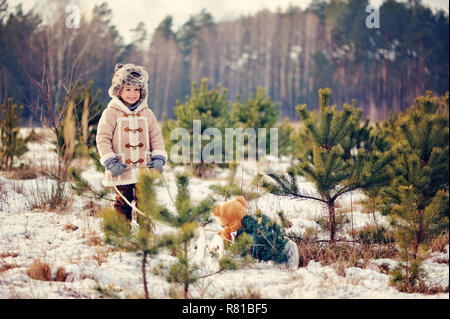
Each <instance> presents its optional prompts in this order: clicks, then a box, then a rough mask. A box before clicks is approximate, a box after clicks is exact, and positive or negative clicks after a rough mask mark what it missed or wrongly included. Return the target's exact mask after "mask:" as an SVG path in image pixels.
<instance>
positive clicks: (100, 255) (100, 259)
mask: <svg viewBox="0 0 450 319" xmlns="http://www.w3.org/2000/svg"><path fill="white" fill-rule="evenodd" d="M110 253H111V249H104V248H98V249H96V251H95V254H94V255H93V256H92V258H93V259H94V260H95V261H96V262H97V263H98V265H99V266H100V265H101V264H103V263H104V262H106V260H107V258H108V256H109V254H110Z"/></svg>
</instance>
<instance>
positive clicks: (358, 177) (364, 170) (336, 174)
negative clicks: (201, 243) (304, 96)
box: [263, 88, 393, 243]
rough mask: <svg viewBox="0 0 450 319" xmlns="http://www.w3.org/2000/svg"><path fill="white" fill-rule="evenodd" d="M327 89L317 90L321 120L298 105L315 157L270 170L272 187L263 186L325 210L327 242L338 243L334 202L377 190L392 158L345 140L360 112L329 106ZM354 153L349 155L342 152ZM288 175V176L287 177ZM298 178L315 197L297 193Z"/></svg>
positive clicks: (386, 177) (385, 179) (357, 127)
mask: <svg viewBox="0 0 450 319" xmlns="http://www.w3.org/2000/svg"><path fill="white" fill-rule="evenodd" d="M330 94H331V90H330V89H328V88H326V89H321V90H319V106H320V116H319V118H318V119H315V117H313V116H312V113H311V111H309V110H308V109H307V107H306V105H298V106H296V110H297V112H298V114H299V116H300V118H301V119H302V120H303V121H304V123H305V127H306V129H307V132H308V135H309V136H310V137H311V139H312V141H313V156H312V157H311V158H309V157H307V158H300V159H299V163H298V164H294V165H292V166H291V167H290V168H289V169H288V170H287V172H286V173H287V174H277V173H276V172H269V173H268V174H267V175H268V176H270V177H271V178H272V179H273V180H274V181H275V183H271V182H268V181H265V182H264V184H263V186H264V187H265V188H266V189H267V190H268V191H269V192H271V193H273V194H275V195H280V196H289V197H293V198H300V199H312V200H316V201H319V202H322V203H324V204H325V205H326V206H327V207H328V217H329V225H330V242H332V243H334V242H336V214H335V203H336V201H337V200H338V199H339V197H340V196H342V195H344V194H346V193H348V192H351V191H354V190H357V189H369V188H374V187H381V186H384V185H386V184H388V183H389V181H390V172H389V171H388V170H387V169H386V168H387V164H388V163H389V162H390V161H391V160H392V158H393V155H392V154H391V153H390V152H386V153H384V154H381V153H379V152H377V151H368V150H367V149H366V148H365V147H362V145H361V144H360V143H358V140H357V139H349V137H351V136H352V134H355V132H358V131H359V130H361V126H360V125H361V124H360V122H359V120H360V117H361V110H359V109H357V108H355V106H354V102H353V103H352V104H353V105H351V106H350V105H348V104H344V105H343V109H342V111H338V110H337V109H336V106H330ZM346 149H348V150H352V152H351V153H348V152H345V150H346ZM286 175H287V176H286ZM297 175H302V176H305V177H306V179H307V180H309V181H311V182H312V183H313V184H314V185H315V189H316V191H317V194H308V193H307V192H304V191H302V190H300V189H299V187H298V185H297Z"/></svg>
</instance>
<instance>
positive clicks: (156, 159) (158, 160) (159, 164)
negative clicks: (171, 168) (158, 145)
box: [147, 155, 166, 173]
mask: <svg viewBox="0 0 450 319" xmlns="http://www.w3.org/2000/svg"><path fill="white" fill-rule="evenodd" d="M165 164H166V159H165V158H164V157H163V156H160V155H155V156H153V157H152V161H151V162H150V163H148V164H147V166H148V167H151V168H156V169H157V170H158V171H159V172H160V173H162V171H163V166H164V165H165Z"/></svg>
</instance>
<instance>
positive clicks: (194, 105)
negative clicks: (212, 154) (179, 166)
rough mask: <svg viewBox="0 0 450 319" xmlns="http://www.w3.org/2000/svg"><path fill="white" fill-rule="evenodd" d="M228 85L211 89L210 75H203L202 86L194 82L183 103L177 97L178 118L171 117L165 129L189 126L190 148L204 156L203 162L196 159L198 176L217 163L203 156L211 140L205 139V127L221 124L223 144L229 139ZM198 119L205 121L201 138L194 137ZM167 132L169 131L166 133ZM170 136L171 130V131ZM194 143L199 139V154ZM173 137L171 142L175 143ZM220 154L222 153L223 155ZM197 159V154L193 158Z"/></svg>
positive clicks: (193, 165)
mask: <svg viewBox="0 0 450 319" xmlns="http://www.w3.org/2000/svg"><path fill="white" fill-rule="evenodd" d="M227 92H228V90H227V89H222V87H221V85H220V84H217V87H216V88H215V89H212V90H208V79H207V78H202V80H201V85H200V88H198V87H197V83H196V82H192V91H191V96H186V103H184V104H181V103H180V102H179V101H177V106H176V107H175V115H176V117H177V121H169V122H166V123H165V126H163V129H164V132H166V133H169V132H171V131H172V130H173V129H174V128H185V129H187V130H188V131H189V134H190V145H189V147H190V149H191V150H193V152H192V154H193V155H194V156H195V157H196V158H199V159H200V163H193V164H192V167H193V168H194V171H195V174H196V176H198V177H202V176H204V175H205V173H206V170H207V168H209V167H211V166H212V165H213V164H208V163H206V162H205V159H204V158H203V154H202V150H203V146H204V145H206V144H207V143H210V142H208V141H205V140H203V139H202V136H203V134H204V131H205V130H206V129H207V128H217V129H219V130H220V132H221V134H222V145H224V141H225V128H226V127H232V126H231V125H230V116H229V114H228V111H229V104H230V102H229V100H228V99H227ZM194 120H200V121H201V128H200V132H199V133H200V134H201V135H200V136H197V138H200V140H197V141H194V127H193V124H194ZM166 135H167V134H166ZM168 136H170V133H169V134H168ZM194 143H199V145H200V146H201V147H200V154H195V152H196V149H194V148H193V147H194ZM173 144H174V142H173V141H172V142H171V143H170V144H169V147H170V145H173ZM222 154H224V148H223V147H222ZM222 154H220V155H222ZM190 160H191V161H193V158H191V159H190Z"/></svg>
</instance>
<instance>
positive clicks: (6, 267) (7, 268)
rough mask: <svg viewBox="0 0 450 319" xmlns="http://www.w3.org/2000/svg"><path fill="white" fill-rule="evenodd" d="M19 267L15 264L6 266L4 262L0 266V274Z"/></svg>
mask: <svg viewBox="0 0 450 319" xmlns="http://www.w3.org/2000/svg"><path fill="white" fill-rule="evenodd" d="M17 267H19V266H18V265H17V264H16V263H12V264H8V263H6V262H4V261H2V263H1V264H0V273H2V272H5V271H8V270H10V269H13V268H17Z"/></svg>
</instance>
